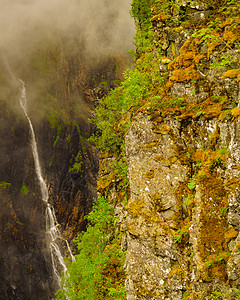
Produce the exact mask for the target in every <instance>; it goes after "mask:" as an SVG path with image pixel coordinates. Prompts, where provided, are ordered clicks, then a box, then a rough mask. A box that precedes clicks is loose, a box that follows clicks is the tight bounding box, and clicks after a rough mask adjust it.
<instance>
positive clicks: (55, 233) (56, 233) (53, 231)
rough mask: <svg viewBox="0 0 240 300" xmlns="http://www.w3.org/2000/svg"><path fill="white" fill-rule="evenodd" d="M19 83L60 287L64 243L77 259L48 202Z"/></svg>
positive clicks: (51, 252)
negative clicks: (64, 237) (62, 233)
mask: <svg viewBox="0 0 240 300" xmlns="http://www.w3.org/2000/svg"><path fill="white" fill-rule="evenodd" d="M11 74H12V73H11ZM14 78H15V77H14ZM19 83H20V91H21V97H20V105H21V107H22V109H23V112H24V114H25V116H26V118H27V120H28V123H29V128H30V133H31V146H32V153H33V158H34V164H35V170H36V175H37V178H38V181H39V185H40V189H41V196H42V201H44V202H45V203H46V213H45V214H46V232H47V241H48V244H49V249H50V254H51V260H52V266H53V271H54V274H55V275H56V278H57V281H58V283H59V286H60V281H61V272H62V271H63V272H64V274H67V267H66V264H65V261H64V257H63V255H62V252H61V246H62V244H63V243H65V246H66V247H67V250H68V252H69V255H70V257H71V259H72V261H74V260H75V259H74V256H73V254H72V252H71V249H70V247H69V244H68V241H67V240H65V239H63V237H62V235H61V232H60V230H59V224H58V222H57V218H56V215H55V210H54V208H53V206H52V205H50V204H49V202H48V200H49V194H48V188H47V185H46V183H45V181H44V179H43V177H42V171H41V166H40V161H39V155H38V148H37V142H36V138H35V132H34V129H33V125H32V122H31V120H30V118H29V116H28V113H27V97H26V88H25V83H24V82H23V81H22V80H21V79H19Z"/></svg>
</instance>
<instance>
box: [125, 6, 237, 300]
mask: <svg viewBox="0 0 240 300" xmlns="http://www.w3.org/2000/svg"><path fill="white" fill-rule="evenodd" d="M179 2H180V5H177V6H174V5H173V7H171V9H170V10H166V9H165V10H164V5H162V7H159V6H158V5H157V4H156V5H155V4H153V5H152V10H151V13H152V18H151V22H152V26H153V32H154V45H155V46H154V47H155V48H154V50H153V51H156V49H161V50H159V51H162V52H161V56H160V58H159V60H158V63H159V73H160V74H162V76H163V77H164V78H165V79H164V80H165V81H164V86H163V87H162V86H161V84H159V87H158V89H159V90H160V91H161V93H162V94H160V95H159V98H161V99H162V100H161V101H162V102H161V104H159V106H158V105H157V104H155V106H154V105H153V107H152V109H151V107H150V104H148V106H149V107H148V108H147V109H146V107H142V108H140V109H139V110H138V112H137V113H135V114H134V115H133V116H132V119H131V126H130V128H129V130H128V132H127V135H126V137H125V147H126V156H127V165H128V175H129V181H130V199H129V201H128V204H127V206H126V213H125V216H124V218H122V223H121V229H122V231H123V232H124V236H125V239H126V240H125V245H127V246H126V247H127V255H126V272H127V281H126V288H127V294H128V296H127V299H128V300H133V299H169V300H170V299H172V300H176V299H216V298H219V299H237V297H239V294H240V293H239V290H240V283H239V274H240V273H239V271H240V270H239V266H238V264H239V259H240V252H239V237H240V235H239V219H240V215H239V209H238V206H239V175H240V174H239V163H240V151H239V146H240V126H239V115H240V109H239V93H240V90H239V82H238V81H239V78H238V77H237V76H238V75H237V74H238V71H239V69H238V68H239V50H238V48H237V47H235V45H234V42H235V41H239V39H240V36H239V23H237V24H238V25H236V27H234V26H232V27H231V26H230V27H228V25H227V23H226V22H225V23H224V20H221V22H222V23H221V25H219V26H220V29H219V30H217V33H216V35H215V33H213V32H214V30H213V28H212V27H211V25H210V28H211V29H209V30H210V32H211V34H213V36H211V37H209V36H208V37H206V40H207V41H206V40H205V42H203V40H204V38H203V39H202V37H203V34H204V35H206V36H207V34H208V33H209V32H208V31H207V30H208V29H202V28H204V26H205V28H207V26H209V23H208V22H210V21H209V20H210V19H208V18H209V16H210V15H211V14H214V12H216V10H217V9H216V6H215V5H216V3H215V2H214V1H213V2H211V1H210V2H209V3H207V2H205V1H191V3H186V2H185V1H178V3H179ZM222 5H223V4H222ZM220 6H221V5H220ZM174 18H178V19H180V20H184V22H183V23H182V25H179V22H175V21H174ZM228 20H229V19H228ZM213 22H215V21H213ZM230 22H231V21H230ZM232 22H234V21H232ZM207 24H208V25H207ZM231 24H233V23H231ZM213 27H214V26H213ZM233 27H234V29H232V28H233ZM196 28H197V29H199V32H200V33H199V34H196V32H195V34H194V31H195V29H196ZM201 30H202V31H201ZM204 30H205V31H204ZM209 34H210V33H209ZM230 36H231V38H230ZM226 57H228V59H227V61H224V58H226ZM152 72H153V71H152ZM153 76H154V75H153ZM155 92H156V91H155ZM153 94H154V93H153ZM154 95H155V94H154Z"/></svg>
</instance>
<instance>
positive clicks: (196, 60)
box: [194, 54, 206, 64]
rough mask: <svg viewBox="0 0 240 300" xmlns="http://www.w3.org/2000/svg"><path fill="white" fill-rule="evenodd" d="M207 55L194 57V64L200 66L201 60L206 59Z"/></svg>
mask: <svg viewBox="0 0 240 300" xmlns="http://www.w3.org/2000/svg"><path fill="white" fill-rule="evenodd" d="M205 57H206V54H197V55H196V56H194V62H195V63H196V64H199V62H200V60H201V59H203V58H205Z"/></svg>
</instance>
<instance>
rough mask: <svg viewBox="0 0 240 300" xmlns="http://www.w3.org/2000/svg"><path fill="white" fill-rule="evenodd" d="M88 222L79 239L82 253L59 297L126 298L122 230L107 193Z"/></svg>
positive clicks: (77, 241) (99, 201) (79, 248)
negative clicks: (117, 222) (121, 247)
mask: <svg viewBox="0 0 240 300" xmlns="http://www.w3.org/2000/svg"><path fill="white" fill-rule="evenodd" d="M86 219H87V220H88V222H89V223H88V226H87V230H86V232H83V233H82V234H81V235H80V236H79V237H78V238H77V239H76V240H75V243H76V244H77V247H78V251H79V254H77V255H76V256H75V259H76V261H75V262H72V263H71V264H70V266H69V268H68V274H67V275H66V276H65V277H64V278H63V286H64V289H63V290H59V291H58V293H57V299H78V300H80V299H82V300H87V299H89V300H92V299H99V300H100V299H119V300H120V299H126V290H125V287H124V281H125V272H124V269H123V264H124V257H125V255H124V253H123V252H122V251H121V249H120V244H119V243H120V236H121V234H120V233H119V231H118V230H117V227H116V225H117V224H116V219H115V217H114V210H113V208H111V207H110V206H109V204H108V199H107V198H106V197H99V198H98V200H97V201H96V202H95V204H94V206H93V210H92V212H91V213H89V214H88V215H87V217H86Z"/></svg>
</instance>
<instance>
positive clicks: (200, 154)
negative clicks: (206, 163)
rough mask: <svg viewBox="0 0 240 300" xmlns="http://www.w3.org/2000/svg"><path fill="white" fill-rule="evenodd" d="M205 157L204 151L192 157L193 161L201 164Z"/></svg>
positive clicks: (199, 151) (197, 152)
mask: <svg viewBox="0 0 240 300" xmlns="http://www.w3.org/2000/svg"><path fill="white" fill-rule="evenodd" d="M204 157H205V154H204V152H203V151H202V150H197V151H196V152H195V153H194V155H193V157H192V160H193V161H195V162H199V161H202V160H203V159H204Z"/></svg>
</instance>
